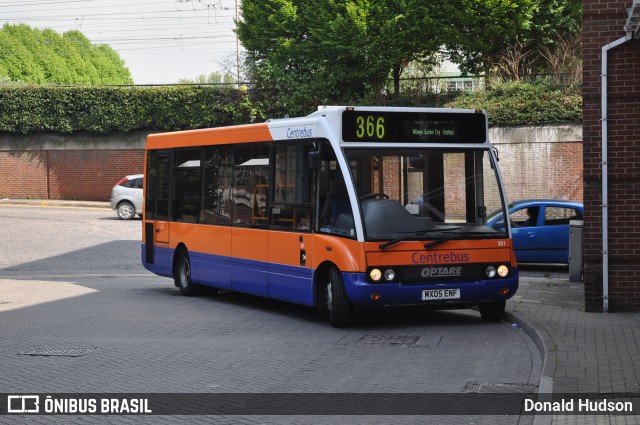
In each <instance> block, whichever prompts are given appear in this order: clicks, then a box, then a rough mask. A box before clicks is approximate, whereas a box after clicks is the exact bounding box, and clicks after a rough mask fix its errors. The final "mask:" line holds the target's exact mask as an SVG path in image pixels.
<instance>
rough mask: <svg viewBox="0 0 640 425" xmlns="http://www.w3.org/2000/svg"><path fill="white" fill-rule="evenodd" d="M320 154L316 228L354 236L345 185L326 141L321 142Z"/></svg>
mask: <svg viewBox="0 0 640 425" xmlns="http://www.w3.org/2000/svg"><path fill="white" fill-rule="evenodd" d="M321 155H322V168H321V169H320V171H319V173H318V180H319V181H318V189H319V190H318V205H319V208H320V211H319V213H318V227H317V229H316V230H317V231H319V232H321V233H330V234H335V235H338V236H347V237H355V225H354V221H353V212H352V210H351V202H350V201H349V194H348V193H347V186H346V184H345V180H344V176H343V175H342V173H341V171H340V167H339V166H338V161H337V160H336V157H335V153H334V152H333V149H332V148H331V146H330V145H329V144H328V143H323V145H322V148H321Z"/></svg>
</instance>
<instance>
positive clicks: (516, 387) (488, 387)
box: [464, 382, 538, 394]
mask: <svg viewBox="0 0 640 425" xmlns="http://www.w3.org/2000/svg"><path fill="white" fill-rule="evenodd" d="M537 391H538V387H537V386H536V385H526V384H502V383H498V384H496V383H492V382H467V384H466V385H465V387H464V392H465V393H492V394H513V393H517V394H533V393H536V392H537Z"/></svg>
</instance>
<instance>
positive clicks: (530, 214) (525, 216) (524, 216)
mask: <svg viewBox="0 0 640 425" xmlns="http://www.w3.org/2000/svg"><path fill="white" fill-rule="evenodd" d="M539 210H540V208H539V207H529V208H523V209H521V210H518V211H514V212H512V213H511V214H510V215H509V219H510V220H511V226H512V227H532V226H535V225H536V224H537V222H538V212H539Z"/></svg>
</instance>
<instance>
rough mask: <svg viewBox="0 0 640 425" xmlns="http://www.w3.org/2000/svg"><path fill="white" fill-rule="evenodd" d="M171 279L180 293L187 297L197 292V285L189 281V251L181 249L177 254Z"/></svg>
mask: <svg viewBox="0 0 640 425" xmlns="http://www.w3.org/2000/svg"><path fill="white" fill-rule="evenodd" d="M173 279H174V281H175V284H176V286H177V287H178V288H180V293H181V294H182V295H185V296H187V297H190V296H193V295H197V294H198V289H199V288H198V285H196V284H195V283H193V282H192V281H191V260H190V259H189V253H188V252H187V250H186V249H183V250H181V251H180V253H179V254H178V260H177V262H176V265H175V267H174V271H173Z"/></svg>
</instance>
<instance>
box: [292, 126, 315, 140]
mask: <svg viewBox="0 0 640 425" xmlns="http://www.w3.org/2000/svg"><path fill="white" fill-rule="evenodd" d="M308 137H313V129H311V128H307V127H302V128H287V139H303V138H308Z"/></svg>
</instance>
